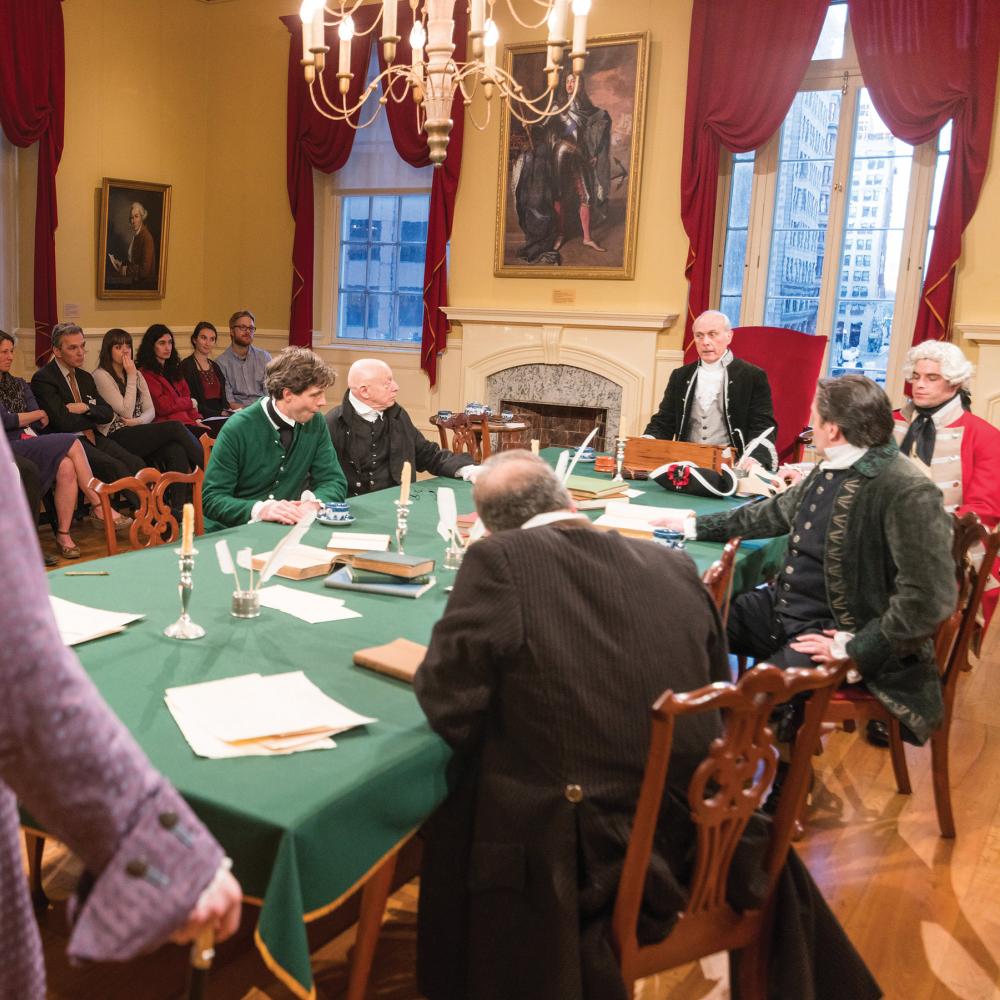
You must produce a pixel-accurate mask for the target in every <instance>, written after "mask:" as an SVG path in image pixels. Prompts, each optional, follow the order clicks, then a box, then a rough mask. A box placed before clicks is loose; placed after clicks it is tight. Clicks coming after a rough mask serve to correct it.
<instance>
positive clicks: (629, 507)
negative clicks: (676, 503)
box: [594, 500, 694, 536]
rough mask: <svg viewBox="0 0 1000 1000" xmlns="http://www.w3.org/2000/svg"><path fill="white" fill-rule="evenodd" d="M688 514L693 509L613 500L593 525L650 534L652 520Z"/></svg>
mask: <svg viewBox="0 0 1000 1000" xmlns="http://www.w3.org/2000/svg"><path fill="white" fill-rule="evenodd" d="M688 514H694V511H693V510H675V509H674V508H672V507H653V506H652V505H650V504H638V503H626V502H623V501H621V500H613V501H612V502H610V503H609V504H608V506H607V507H606V508H605V510H604V513H603V514H602V515H601V516H600V517H599V518H597V520H596V521H594V525H595V526H596V527H598V528H617V529H618V530H620V531H631V532H639V533H642V534H648V535H650V536H651V535H652V534H653V531H654V527H653V524H652V523H651V522H652V521H654V520H659V519H660V518H663V517H667V516H670V517H672V518H673V517H677V518H678V519H681V518H683V517H685V516H686V515H688Z"/></svg>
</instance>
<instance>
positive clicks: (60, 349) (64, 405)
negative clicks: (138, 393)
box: [31, 323, 145, 483]
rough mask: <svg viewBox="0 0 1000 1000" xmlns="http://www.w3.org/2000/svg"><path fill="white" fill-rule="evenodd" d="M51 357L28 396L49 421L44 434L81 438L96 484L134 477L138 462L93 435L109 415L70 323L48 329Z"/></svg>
mask: <svg viewBox="0 0 1000 1000" xmlns="http://www.w3.org/2000/svg"><path fill="white" fill-rule="evenodd" d="M52 354H53V359H52V360H51V361H50V362H49V363H48V364H47V365H45V366H43V367H42V368H39V369H38V371H36V372H35V374H34V375H33V376H32V378H31V389H32V392H34V394H35V398H36V399H37V400H38V405H39V406H41V408H42V409H43V410H44V411H45V412H46V413H47V414H48V417H49V425H48V427H47V428H46V430H47V431H49V432H51V433H57V432H60V433H66V434H77V435H80V441H81V443H82V444H83V450H84V451H85V452H86V453H87V458H88V459H89V460H90V467H91V469H93V471H94V475H95V476H96V477H97V478H98V479H101V480H103V481H104V482H106V483H110V482H114V481H115V480H116V479H121V478H123V477H124V476H134V475H135V474H136V473H137V472H138V471H139V470H140V469H141V468H142V467H143V466H144V465H145V463H144V462H143V460H142V459H141V458H139V457H138V456H137V455H133V454H132V452H130V451H126V450H125V449H124V448H123V447H122V446H121V445H120V444H117V443H116V442H114V441H112V440H110V439H109V438H107V437H105V436H104V435H103V434H102V433H101V432H100V431H99V430H98V429H97V428H98V427H99V426H100V425H102V424H110V423H111V421H112V420H113V419H114V412H113V411H112V409H111V406H110V405H109V404H108V403H107V402H105V400H104V399H103V397H102V396H101V394H100V393H99V392H98V391H97V386H96V385H95V384H94V376H93V375H91V374H90V372H88V371H85V370H84V368H83V362H84V359H85V358H86V355H87V344H86V341H85V340H84V336H83V330H81V329H80V327H78V326H77V325H76V324H75V323H59V324H57V325H56V326H55V327H53V329H52Z"/></svg>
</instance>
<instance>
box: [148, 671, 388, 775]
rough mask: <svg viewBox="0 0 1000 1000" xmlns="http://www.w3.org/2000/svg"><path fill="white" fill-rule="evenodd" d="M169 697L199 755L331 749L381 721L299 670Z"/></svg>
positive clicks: (194, 687) (177, 691)
mask: <svg viewBox="0 0 1000 1000" xmlns="http://www.w3.org/2000/svg"><path fill="white" fill-rule="evenodd" d="M165 700H166V703H167V708H169V709H170V713H171V714H172V715H173V717H174V721H175V722H176V723H177V725H178V727H179V728H180V731H181V732H182V733H183V734H184V738H185V739H186V740H187V741H188V743H189V744H190V746H191V749H192V750H193V751H194V752H195V753H196V754H198V756H199V757H211V758H221V757H260V756H277V755H281V754H289V753H295V752H297V751H299V750H329V749H332V748H333V747H335V746H336V744H335V743H334V742H333V740H331V739H330V737H331V736H333V735H335V734H336V733H341V732H344V731H345V730H347V729H353V728H354V727H355V726H363V725H367V724H368V723H370V722H376V721H378V720H376V719H371V718H368V717H367V716H364V715H358V714H357V712H352V711H351V709H349V708H347V707H345V706H344V705H341V704H340V703H339V702H336V701H334V700H333V699H332V698H330V697H328V696H327V695H325V694H324V693H323V692H322V691H321V690H320V689H319V688H318V687H316V685H315V684H313V683H312V681H310V680H309V679H308V678H307V677H306V675H305V674H304V673H302V671H301V670H297V671H293V672H291V673H287V674H272V675H271V676H267V677H262V676H261V675H260V674H244V675H242V676H240V677H227V678H226V679H225V680H221V681H206V682H204V683H202V684H189V685H187V686H186V687H176V688H167V693H166V699H165Z"/></svg>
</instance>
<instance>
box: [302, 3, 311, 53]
mask: <svg viewBox="0 0 1000 1000" xmlns="http://www.w3.org/2000/svg"><path fill="white" fill-rule="evenodd" d="M312 15H313V8H312V0H302V6H301V7H299V18H300V19H301V21H302V58H303V60H305V61H306V62H312V52H310V51H309V50H310V49H311V48H312Z"/></svg>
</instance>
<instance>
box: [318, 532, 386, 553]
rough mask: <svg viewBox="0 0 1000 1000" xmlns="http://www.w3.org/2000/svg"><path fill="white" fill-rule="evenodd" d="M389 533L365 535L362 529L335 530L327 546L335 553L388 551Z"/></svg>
mask: <svg viewBox="0 0 1000 1000" xmlns="http://www.w3.org/2000/svg"><path fill="white" fill-rule="evenodd" d="M390 541H391V538H390V536H389V535H365V534H362V533H361V532H360V531H335V532H334V533H333V534H332V535H331V536H330V541H328V542H327V543H326V547H327V548H328V549H329V550H330V551H331V552H334V553H341V552H388V551H389V542H390Z"/></svg>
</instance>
